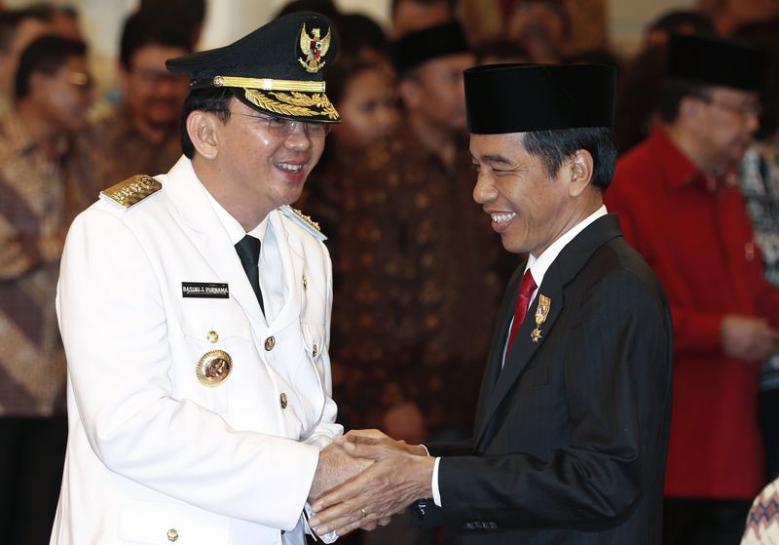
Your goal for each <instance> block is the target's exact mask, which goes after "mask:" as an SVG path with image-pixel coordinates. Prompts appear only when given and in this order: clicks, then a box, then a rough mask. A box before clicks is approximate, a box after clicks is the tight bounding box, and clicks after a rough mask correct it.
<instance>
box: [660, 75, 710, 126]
mask: <svg viewBox="0 0 779 545" xmlns="http://www.w3.org/2000/svg"><path fill="white" fill-rule="evenodd" d="M710 91H711V87H710V86H709V85H706V84H704V83H699V82H696V81H690V80H686V79H682V78H667V79H666V80H665V83H664V84H663V90H662V92H661V93H660V101H659V102H658V105H657V111H658V113H659V114H660V118H661V119H662V120H663V121H665V122H666V123H673V122H674V121H676V119H677V118H678V117H679V105H680V104H681V103H682V100H683V99H684V98H686V97H698V98H704V99H706V98H708V97H709V95H710Z"/></svg>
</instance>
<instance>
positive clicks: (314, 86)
mask: <svg viewBox="0 0 779 545" xmlns="http://www.w3.org/2000/svg"><path fill="white" fill-rule="evenodd" d="M199 83H205V82H202V81H201V82H199ZM211 85H213V86H214V87H242V88H243V89H260V90H262V91H300V92H303V93H324V92H325V82H324V81H297V80H291V79H270V78H242V77H237V76H215V77H214V78H213V79H212V80H211Z"/></svg>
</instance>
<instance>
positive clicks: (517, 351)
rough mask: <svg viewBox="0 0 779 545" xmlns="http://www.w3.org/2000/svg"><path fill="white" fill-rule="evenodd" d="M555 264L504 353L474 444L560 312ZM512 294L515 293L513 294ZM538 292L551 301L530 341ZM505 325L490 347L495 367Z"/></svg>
mask: <svg viewBox="0 0 779 545" xmlns="http://www.w3.org/2000/svg"><path fill="white" fill-rule="evenodd" d="M556 265H557V263H552V265H551V266H550V267H549V269H548V270H547V271H546V274H545V275H544V281H543V282H542V283H541V286H540V288H539V289H538V294H537V295H536V298H535V299H534V300H533V303H532V304H531V305H530V308H529V309H528V311H527V316H526V317H525V321H524V322H522V326H521V327H520V328H519V333H518V334H517V340H516V341H515V342H514V345H513V346H512V347H511V350H510V351H509V352H508V353H507V354H506V362H505V365H504V366H503V369H501V370H500V373H499V374H498V377H497V381H496V382H495V387H494V388H493V389H492V391H491V392H490V394H489V395H488V397H487V400H486V404H485V407H484V413H483V415H482V417H481V419H480V420H479V422H480V426H479V430H478V432H477V434H476V442H475V444H477V445H478V444H479V441H480V440H481V438H482V436H483V435H484V432H485V431H486V430H487V424H488V422H489V421H490V419H491V418H492V416H493V414H494V413H495V410H496V409H497V408H498V406H499V405H500V403H501V402H502V401H503V399H504V398H505V397H506V395H507V394H508V393H509V391H510V390H511V387H512V386H513V385H514V383H515V382H516V381H517V379H518V378H519V377H520V375H521V374H522V372H523V371H524V370H525V368H526V367H527V365H528V364H529V363H530V360H532V359H533V356H534V355H535V353H536V352H537V351H538V349H539V348H540V347H541V345H543V344H544V342H546V338H547V336H548V333H549V331H551V330H552V327H553V326H554V323H555V321H556V320H557V317H558V316H559V315H560V311H561V310H562V308H563V289H562V284H561V282H560V274H559V271H558V268H557V266H556ZM514 295H515V296H516V294H514ZM542 296H544V297H547V298H548V299H549V300H550V301H551V303H550V305H549V312H548V314H547V316H546V320H545V321H544V322H543V324H541V325H540V326H539V330H540V331H541V338H540V339H539V340H538V341H537V342H534V341H533V340H532V338H531V333H532V332H533V330H534V329H535V328H536V321H535V314H536V310H537V309H538V304H539V301H540V300H541V297H542ZM512 310H513V309H512ZM510 314H513V312H510ZM509 321H510V319H509ZM507 329H508V323H506V324H505V325H504V330H503V331H504V334H503V335H502V336H501V337H502V341H503V342H501V343H499V346H495V347H494V348H498V350H497V351H498V365H497V367H498V368H500V356H501V355H502V354H503V344H504V343H505V336H506V335H505V331H506V330H507Z"/></svg>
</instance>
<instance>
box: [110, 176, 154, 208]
mask: <svg viewBox="0 0 779 545" xmlns="http://www.w3.org/2000/svg"><path fill="white" fill-rule="evenodd" d="M160 189H162V184H161V183H160V182H158V181H157V180H155V179H154V178H152V177H151V176H148V175H146V174H138V175H136V176H131V177H129V178H127V179H126V180H124V181H121V182H119V183H118V184H116V185H112V186H111V187H109V188H108V189H104V190H103V191H101V192H100V195H101V196H103V197H108V198H109V199H111V200H112V201H114V202H115V203H117V204H119V205H120V206H123V207H125V208H130V207H131V206H132V205H134V204H136V203H138V202H141V201H142V200H143V199H145V198H146V197H148V196H149V195H151V194H152V193H156V192H157V191H159V190H160Z"/></svg>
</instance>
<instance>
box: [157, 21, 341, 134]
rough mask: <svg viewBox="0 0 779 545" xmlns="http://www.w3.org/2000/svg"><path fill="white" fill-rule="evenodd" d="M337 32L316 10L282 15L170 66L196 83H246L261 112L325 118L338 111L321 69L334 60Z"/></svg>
mask: <svg viewBox="0 0 779 545" xmlns="http://www.w3.org/2000/svg"><path fill="white" fill-rule="evenodd" d="M336 52H337V37H336V33H335V29H334V28H333V26H332V25H331V23H330V21H329V20H328V19H327V18H325V17H324V16H322V15H319V14H317V13H313V12H298V13H292V14H289V15H285V16H283V17H279V18H278V19H275V20H273V21H271V22H270V23H268V24H266V25H264V26H262V27H260V28H258V29H257V30H255V31H254V32H252V33H251V34H248V35H246V36H244V37H243V38H241V39H240V40H238V41H237V42H234V43H232V44H230V45H227V46H225V47H220V48H218V49H211V50H209V51H203V52H200V53H194V54H192V55H187V56H186V57H180V58H177V59H170V60H168V61H167V63H166V66H167V67H168V70H170V71H171V72H177V73H182V72H183V73H186V74H189V77H190V79H191V82H190V87H191V88H192V89H202V88H209V87H213V88H218V87H233V88H237V89H243V96H242V97H241V98H242V100H243V102H245V103H246V104H247V105H248V106H251V107H252V108H255V109H257V110H259V111H261V112H265V113H269V114H272V115H277V116H280V117H285V118H288V119H299V120H302V121H315V122H322V123H335V122H338V121H340V116H339V115H338V112H337V111H336V109H335V107H334V106H333V105H332V104H331V103H330V100H329V99H328V98H327V95H326V94H325V80H324V74H323V69H324V68H325V67H327V66H329V64H330V63H332V62H333V59H334V58H335V55H336Z"/></svg>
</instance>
